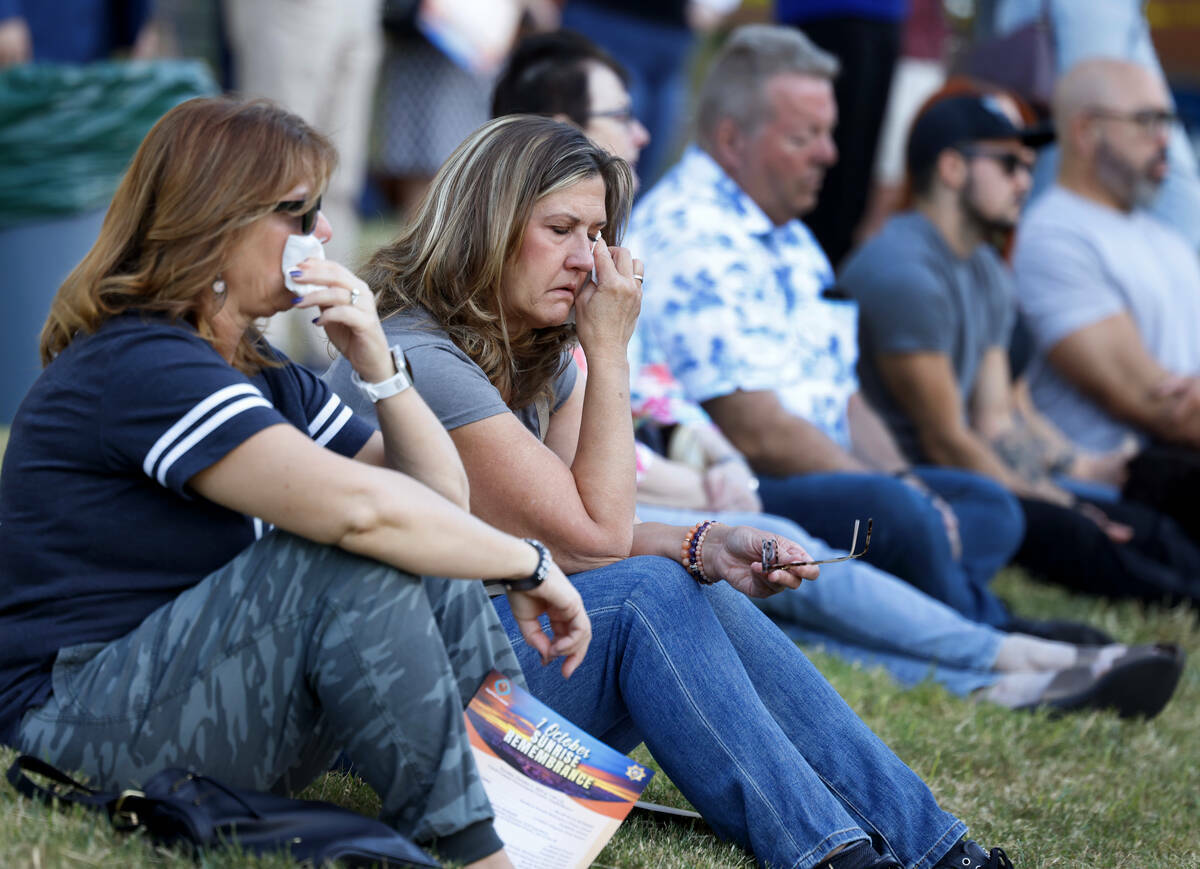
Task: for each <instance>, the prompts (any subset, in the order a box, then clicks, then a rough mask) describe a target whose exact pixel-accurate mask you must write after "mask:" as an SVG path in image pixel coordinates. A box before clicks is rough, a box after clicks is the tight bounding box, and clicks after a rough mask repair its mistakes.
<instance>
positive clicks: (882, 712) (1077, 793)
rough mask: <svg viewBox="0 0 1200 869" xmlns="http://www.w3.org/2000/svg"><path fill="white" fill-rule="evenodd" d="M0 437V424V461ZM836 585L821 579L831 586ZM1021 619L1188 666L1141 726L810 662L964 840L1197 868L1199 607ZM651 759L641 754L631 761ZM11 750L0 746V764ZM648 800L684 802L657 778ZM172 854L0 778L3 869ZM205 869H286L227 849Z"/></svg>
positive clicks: (685, 840) (1064, 856)
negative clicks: (904, 684)
mask: <svg viewBox="0 0 1200 869" xmlns="http://www.w3.org/2000/svg"><path fill="white" fill-rule="evenodd" d="M6 437H7V432H6V431H5V430H4V429H3V428H2V427H0V457H2V455H3V448H4V442H5V440H6ZM829 579H830V581H833V577H832V576H830V577H829ZM997 586H998V588H999V590H1000V592H1001V594H1002V595H1003V596H1004V597H1005V598H1007V599H1008V600H1010V601H1012V602H1013V604H1014V606H1015V608H1016V609H1017V610H1018V611H1020V612H1022V613H1023V614H1027V615H1039V616H1045V617H1050V616H1060V617H1069V618H1076V619H1086V620H1088V621H1090V622H1092V623H1093V624H1096V625H1098V626H1100V627H1103V628H1105V629H1106V630H1108V631H1109V632H1111V633H1112V634H1114V635H1115V636H1117V637H1118V638H1119V639H1121V640H1124V641H1127V642H1147V641H1152V640H1157V641H1169V642H1175V643H1179V644H1181V645H1182V646H1183V647H1184V648H1185V649H1187V651H1188V654H1189V656H1190V660H1189V664H1188V668H1187V670H1186V672H1185V673H1184V676H1183V682H1182V684H1181V685H1180V688H1179V691H1178V692H1177V694H1176V695H1175V698H1174V699H1173V700H1172V701H1171V703H1170V705H1169V706H1167V708H1166V710H1165V711H1164V712H1163V713H1162V714H1161V715H1160V716H1159V717H1158V718H1156V719H1155V720H1153V721H1151V722H1124V721H1120V720H1118V719H1117V718H1116V716H1115V715H1112V714H1109V713H1090V714H1086V715H1072V716H1068V717H1064V718H1061V719H1058V720H1051V719H1050V718H1049V717H1047V716H1045V715H1042V714H1037V715H1033V714H1028V713H1018V712H1010V711H1007V710H1004V709H1000V708H998V707H992V706H987V705H982V704H980V705H976V704H972V703H969V702H965V701H963V700H960V699H957V698H954V697H951V696H950V695H948V694H946V693H945V692H944V691H942V690H941V689H940V688H938V687H936V686H934V685H931V684H926V685H922V686H919V687H918V688H917V689H915V690H912V691H901V690H900V689H898V688H897V687H896V686H895V685H894V684H893V683H892V682H891V681H890V680H889V679H888V678H887V677H886V676H885V675H883V674H882V673H881V672H867V671H863V670H860V669H857V668H854V667H851V666H849V665H847V664H844V663H842V662H840V661H837V660H835V659H832V658H828V657H825V656H822V655H814V656H813V657H814V660H816V661H817V663H818V664H819V666H820V667H821V669H822V670H823V671H824V672H825V673H826V674H827V675H828V677H829V679H830V681H831V682H832V683H833V684H834V686H835V687H837V689H838V690H839V691H840V692H841V693H842V695H843V696H844V697H845V698H846V699H847V700H848V701H849V703H850V705H851V706H853V707H854V709H855V710H857V711H858V713H859V714H860V715H861V716H862V717H863V719H864V720H865V721H866V722H867V723H868V724H869V725H870V726H871V727H872V728H874V729H875V731H876V732H877V733H879V734H880V736H882V737H883V738H884V740H885V741H887V743H888V744H889V745H891V746H892V748H893V749H894V750H895V751H896V752H897V753H898V754H899V755H900V757H901V758H903V759H904V760H905V761H907V762H908V763H909V764H910V765H911V766H912V767H913V768H914V769H915V770H917V772H918V773H920V774H921V775H922V776H923V777H924V778H925V780H926V781H928V782H929V784H930V786H931V787H932V788H933V791H934V793H936V794H937V795H938V797H939V799H940V800H941V802H942V805H943V806H944V807H945V808H946V809H948V810H949V811H951V812H953V813H955V814H957V815H958V816H959V817H961V818H963V819H964V820H965V821H966V822H967V823H968V824H969V825H970V826H971V829H972V835H973V836H975V837H977V838H979V839H980V840H981V841H983V842H985V843H987V844H988V845H989V846H991V845H1000V846H1002V847H1004V848H1005V849H1006V850H1007V851H1008V853H1009V856H1011V857H1012V858H1013V860H1014V862H1015V863H1016V865H1017V866H1018V867H1020V869H1042V867H1064V869H1093V867H1121V869H1125V867H1136V869H1158V867H1161V869H1195V867H1200V839H1198V836H1197V834H1198V833H1200V773H1198V772H1197V770H1200V673H1198V672H1197V668H1196V665H1195V661H1196V660H1197V658H1200V628H1198V627H1197V619H1196V613H1195V612H1194V611H1192V610H1190V609H1186V608H1180V609H1176V610H1165V609H1158V608H1146V607H1142V606H1139V605H1136V604H1120V605H1113V604H1106V603H1103V602H1101V601H1098V600H1095V599H1091V598H1086V597H1082V596H1072V595H1068V594H1065V593H1063V592H1061V591H1059V590H1057V589H1051V588H1047V587H1045V586H1041V585H1037V584H1034V583H1033V582H1031V581H1029V580H1028V579H1027V578H1026V577H1024V576H1023V575H1022V574H1021V573H1020V572H1019V571H1015V570H1010V571H1007V572H1006V573H1005V574H1004V575H1002V576H1001V577H1000V578H999V579H998V580H997ZM637 754H638V756H639V758H640V759H641V760H642V761H643V762H647V763H651V765H653V763H652V761H651V760H650V757H649V755H648V754H646V752H645V750H644V749H639V750H638V752H637ZM13 757H14V754H13V752H11V751H7V750H3V749H0V767H3V768H5V769H6V768H7V766H8V764H9V763H10V762H11V760H12V758H13ZM305 796H310V797H317V798H321V799H327V800H332V801H334V802H338V803H341V804H343V805H346V806H349V807H351V808H355V809H358V810H360V811H364V812H367V813H373V812H375V811H376V810H377V808H378V802H377V800H376V799H375V796H374V794H372V793H371V791H370V790H369V789H368V788H367V787H366V786H365V785H364V784H363V783H362V782H361V781H359V780H357V779H355V778H353V777H349V776H344V775H336V774H329V775H326V776H325V777H324V778H322V779H320V780H319V781H318V782H316V783H315V784H314V785H313V786H312V787H310V788H309V789H308V790H307V791H306V792H305ZM647 799H650V800H654V801H657V802H661V803H667V804H669V805H676V806H686V805H687V803H686V801H685V800H684V799H683V797H682V795H681V794H680V793H679V791H678V790H677V789H676V788H675V787H674V786H673V785H672V784H671V783H670V782H669V781H668V780H667V778H666V776H665V775H663V774H661V773H660V774H659V775H657V776H655V778H654V780H653V781H652V782H651V786H650V788H649V789H648V791H647ZM192 865H194V864H193V863H192V861H191V860H190V859H189V858H187V857H185V856H183V855H181V854H177V853H173V852H170V851H165V850H162V849H156V848H154V847H152V846H151V845H150V844H149V843H148V842H147V841H146V840H144V839H143V838H142V837H141V836H138V835H134V836H124V835H118V834H116V833H113V832H111V830H110V829H109V828H108V824H107V821H105V820H103V819H102V818H97V817H95V816H92V815H84V814H81V813H80V812H78V811H73V812H55V811H50V810H49V809H46V808H44V807H42V806H40V805H36V804H30V803H28V802H26V801H24V800H21V799H18V798H17V797H16V795H15V793H14V792H13V791H12V789H11V788H10V787H9V786H8V785H7V784H6V783H0V867H38V869H41V867H57V866H79V867H91V866H98V867H112V869H116V867H137V869H140V867H178V869H184V867H190V866H192ZM201 865H203V866H204V867H206V869H207V867H211V869H218V867H234V866H237V867H241V866H262V867H275V866H278V867H282V866H287V865H290V864H289V863H288V862H287V861H285V860H284V859H283V858H279V857H276V858H271V859H253V858H249V857H246V856H243V855H240V854H235V853H231V852H223V853H215V854H210V855H207V856H206V857H205V858H204V859H203V861H202V864H201ZM596 865H597V866H611V867H629V869H635V867H637V869H640V867H663V869H666V867H678V869H692V867H696V869H705V867H711V869H717V867H751V866H753V865H754V864H753V861H752V860H751V859H749V857H747V856H746V854H745V853H744V852H742V851H740V850H739V849H737V848H735V847H733V846H731V845H729V844H726V843H722V842H720V841H718V840H717V839H715V838H714V837H712V836H711V835H709V834H707V833H705V832H703V831H697V830H692V829H685V828H679V827H660V826H656V825H654V824H650V823H647V822H644V821H640V820H636V819H635V820H631V821H628V822H626V823H625V824H624V825H623V826H622V827H621V828H620V829H619V830H618V831H617V834H616V836H615V837H614V839H613V841H612V842H611V843H610V844H609V846H608V847H607V848H606V849H605V850H604V852H603V853H602V854H601V855H600V859H599V861H598V862H597V864H596Z"/></svg>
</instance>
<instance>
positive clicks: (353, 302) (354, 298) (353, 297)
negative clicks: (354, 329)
mask: <svg viewBox="0 0 1200 869" xmlns="http://www.w3.org/2000/svg"><path fill="white" fill-rule="evenodd" d="M359 295H360V293H359V291H358V290H351V291H350V305H351V307H353V306H354V305H356V304H357V303H358V297H359Z"/></svg>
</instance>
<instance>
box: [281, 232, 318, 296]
mask: <svg viewBox="0 0 1200 869" xmlns="http://www.w3.org/2000/svg"><path fill="white" fill-rule="evenodd" d="M310 258H311V259H325V246H324V245H323V244H321V240H320V239H319V238H317V237H316V236H315V235H289V236H288V240H287V243H286V244H284V246H283V282H284V283H285V284H287V288H288V289H289V290H291V291H292V292H293V293H295V294H296V295H297V296H303V295H305V294H307V293H311V292H312V291H313V290H323V289H325V287H323V286H321V285H319V284H298V283H296V280H295V278H293V277H292V275H291V273H292V272H294V271H295V270H296V267H297V266H299V265H300V263H301V262H302V261H304V260H306V259H310Z"/></svg>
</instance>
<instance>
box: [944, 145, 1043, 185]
mask: <svg viewBox="0 0 1200 869" xmlns="http://www.w3.org/2000/svg"><path fill="white" fill-rule="evenodd" d="M957 150H958V153H960V154H962V155H963V156H964V157H983V158H985V159H987V160H995V161H996V162H997V163H999V164H1000V168H1001V169H1002V170H1003V171H1004V174H1005V175H1007V176H1008V177H1009V178H1011V177H1012V176H1014V175H1016V174H1017V170H1018V169H1024V170H1025V171H1026V172H1028V173H1030V174H1031V175H1032V174H1033V163H1031V162H1029V161H1028V160H1026V159H1025V158H1024V157H1022V156H1021V155H1020V154H1014V153H1013V152H1012V151H989V150H988V149H987V148H971V147H966V148H958V149H957Z"/></svg>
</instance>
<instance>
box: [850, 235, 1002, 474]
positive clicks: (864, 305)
mask: <svg viewBox="0 0 1200 869" xmlns="http://www.w3.org/2000/svg"><path fill="white" fill-rule="evenodd" d="M838 284H839V285H840V286H841V287H842V288H843V289H845V290H846V291H847V292H848V293H849V294H850V295H851V296H853V297H854V299H855V300H856V301H857V302H858V308H859V312H858V378H859V381H860V383H861V385H862V392H863V396H864V397H865V398H866V399H867V401H868V402H869V403H870V404H871V406H872V407H873V408H875V410H876V411H877V412H878V413H879V415H880V417H882V419H883V421H884V423H886V424H887V426H888V428H889V429H891V431H892V434H893V435H894V436H895V438H896V442H897V444H898V445H899V446H900V449H901V450H902V451H903V452H904V454H905V455H906V456H907V457H908V458H909V459H910V460H911V461H925V460H926V456H925V454H924V451H923V450H922V449H921V445H920V442H919V440H918V437H917V429H916V426H914V425H913V423H912V422H911V421H910V420H909V418H908V416H907V415H906V414H905V413H904V411H903V410H901V408H900V405H899V403H898V402H897V401H896V400H895V399H894V398H893V396H892V394H891V392H890V390H889V389H888V387H887V385H886V384H885V383H884V381H883V378H882V375H881V374H880V369H879V356H880V354H885V353H926V352H932V353H944V354H945V355H946V356H947V357H949V359H950V366H951V368H952V369H953V371H954V377H955V379H956V380H957V382H958V393H959V396H960V397H961V398H962V401H963V408H964V412H965V409H966V407H967V404H968V403H969V401H970V399H971V394H972V392H973V391H974V388H975V375H976V374H977V373H978V370H979V362H980V360H981V359H982V358H983V354H984V352H985V351H987V350H988V348H990V347H1004V348H1007V346H1008V341H1009V336H1010V335H1011V333H1012V328H1013V322H1014V320H1015V318H1016V302H1015V297H1014V291H1013V287H1012V278H1011V276H1010V274H1009V272H1008V269H1007V267H1006V266H1005V265H1004V263H1003V262H1002V261H1001V259H1000V257H999V255H998V254H997V253H996V251H995V250H994V249H993V248H992V247H991V246H990V245H987V244H981V245H979V246H978V247H976V248H975V250H974V251H973V252H972V253H971V255H970V256H969V257H966V258H965V259H964V258H962V257H960V256H959V255H958V254H956V253H955V252H954V251H953V250H951V249H950V246H949V245H948V244H947V243H946V240H945V239H944V238H942V235H941V233H940V232H939V231H938V229H937V228H936V227H935V226H934V225H933V224H932V223H930V222H929V220H928V219H926V218H925V216H924V215H921V214H917V213H916V212H905V213H902V214H898V215H896V216H895V217H893V218H892V219H891V220H889V221H888V222H887V223H886V224H885V225H884V227H883V229H882V230H880V232H879V234H878V235H876V236H875V237H874V238H872V239H870V240H869V241H868V242H867V243H866V244H864V245H863V246H862V248H860V249H859V251H858V252H857V253H856V254H854V256H852V257H851V258H850V260H849V262H847V263H846V265H845V267H844V268H843V271H842V274H841V275H840V276H839V278H838Z"/></svg>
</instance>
